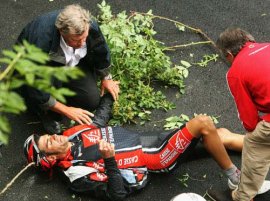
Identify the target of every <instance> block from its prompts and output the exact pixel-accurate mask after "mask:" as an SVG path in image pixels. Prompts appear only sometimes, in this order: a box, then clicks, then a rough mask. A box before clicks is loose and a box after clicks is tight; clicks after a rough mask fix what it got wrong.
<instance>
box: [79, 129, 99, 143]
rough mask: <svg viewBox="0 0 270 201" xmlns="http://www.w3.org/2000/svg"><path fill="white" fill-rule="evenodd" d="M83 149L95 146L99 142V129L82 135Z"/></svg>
mask: <svg viewBox="0 0 270 201" xmlns="http://www.w3.org/2000/svg"><path fill="white" fill-rule="evenodd" d="M82 139H83V144H84V147H89V146H91V145H93V144H96V143H97V142H98V140H100V129H92V130H89V131H86V132H84V133H82Z"/></svg>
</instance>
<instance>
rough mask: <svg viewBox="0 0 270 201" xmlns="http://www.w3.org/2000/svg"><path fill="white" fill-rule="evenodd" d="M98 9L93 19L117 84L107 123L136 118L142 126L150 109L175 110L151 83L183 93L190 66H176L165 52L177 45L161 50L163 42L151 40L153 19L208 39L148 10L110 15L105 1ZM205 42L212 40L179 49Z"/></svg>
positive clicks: (122, 121)
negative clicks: (97, 22) (118, 91)
mask: <svg viewBox="0 0 270 201" xmlns="http://www.w3.org/2000/svg"><path fill="white" fill-rule="evenodd" d="M98 7H99V9H100V12H99V15H98V16H97V19H98V21H99V23H100V28H101V30H102V33H103V34H104V36H105V38H106V41H107V43H108V45H109V48H110V50H111V58H112V74H113V75H114V79H116V80H119V81H120V83H121V94H120V98H119V101H118V102H116V103H115V104H114V108H113V120H112V121H111V122H110V123H111V124H123V123H129V122H133V123H137V119H139V120H140V121H142V122H141V123H144V122H145V121H146V120H150V115H151V112H150V111H151V110H152V109H163V110H165V111H167V110H170V109H172V108H175V105H174V104H173V103H171V102H169V101H167V99H166V96H165V95H164V94H163V93H162V92H161V91H156V90H154V88H153V87H152V86H151V85H152V83H153V81H159V82H160V83H162V84H164V85H166V86H168V85H169V86H176V87H177V88H178V89H179V92H180V93H181V94H183V93H184V91H185V83H184V80H185V79H186V78H187V77H188V74H189V71H188V68H189V67H190V66H191V64H190V63H189V62H187V61H183V60H182V61H180V62H179V64H173V63H172V61H171V59H170V57H169V56H167V55H166V54H165V51H166V50H173V49H174V48H177V47H178V46H175V47H165V45H164V43H163V42H160V41H158V40H156V39H155V38H154V36H155V35H156V31H155V30H154V23H153V19H154V18H160V19H164V20H167V21H170V22H173V23H175V24H176V27H177V28H178V29H179V27H183V26H184V27H185V28H188V29H190V30H192V31H194V32H196V33H201V34H202V35H204V36H205V38H208V36H206V34H204V33H203V32H202V31H201V30H200V29H195V28H193V27H190V26H187V25H185V24H183V23H181V22H177V21H174V20H170V19H168V18H165V17H161V16H155V15H153V14H152V11H151V10H149V11H148V12H147V13H140V12H131V15H127V14H126V12H125V11H123V12H121V13H118V14H116V15H114V14H113V13H112V11H111V7H110V5H108V4H106V2H105V1H103V2H102V3H101V4H98ZM207 43H211V44H212V41H210V40H209V41H201V42H193V43H191V44H187V45H182V46H183V47H184V46H186V47H187V46H189V45H196V44H207ZM179 47H180V46H179Z"/></svg>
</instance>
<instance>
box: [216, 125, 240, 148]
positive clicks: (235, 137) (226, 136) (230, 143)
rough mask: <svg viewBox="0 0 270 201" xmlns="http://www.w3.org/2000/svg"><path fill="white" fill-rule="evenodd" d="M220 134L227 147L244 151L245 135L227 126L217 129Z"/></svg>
mask: <svg viewBox="0 0 270 201" xmlns="http://www.w3.org/2000/svg"><path fill="white" fill-rule="evenodd" d="M217 132H218V135H219V137H220V139H221V141H222V143H223V145H224V146H225V148H226V149H229V150H233V151H239V152H241V151H242V148H243V142H244V135H242V134H238V133H232V132H231V131H229V130H228V129H226V128H219V129H217Z"/></svg>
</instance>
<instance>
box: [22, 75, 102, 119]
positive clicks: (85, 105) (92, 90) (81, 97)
mask: <svg viewBox="0 0 270 201" xmlns="http://www.w3.org/2000/svg"><path fill="white" fill-rule="evenodd" d="M84 73H85V76H84V77H80V78H79V79H76V80H69V82H67V83H60V82H59V81H54V82H53V85H55V86H56V87H65V88H68V89H70V90H72V91H74V92H75V93H76V95H75V96H67V97H65V98H66V100H67V102H66V105H68V106H73V107H78V108H82V109H85V110H88V111H90V112H93V111H94V110H95V109H96V108H97V107H98V106H99V103H100V90H99V88H98V86H97V78H96V77H97V76H96V75H95V73H94V72H91V71H84ZM32 92H33V90H32V89H31V88H30V87H27V86H24V87H23V88H22V89H21V90H20V94H21V95H22V96H23V97H24V99H25V102H26V105H27V108H28V110H30V111H32V112H33V113H35V114H37V115H38V116H40V115H45V114H47V115H49V116H51V117H52V118H53V119H55V120H57V121H60V120H61V119H62V118H61V115H59V114H58V113H55V112H53V111H51V110H48V111H46V110H44V109H42V107H40V105H38V104H37V101H35V100H34V98H32V97H33V96H32Z"/></svg>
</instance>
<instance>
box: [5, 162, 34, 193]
mask: <svg viewBox="0 0 270 201" xmlns="http://www.w3.org/2000/svg"><path fill="white" fill-rule="evenodd" d="M34 164H35V163H34V162H32V163H29V164H28V165H27V166H26V167H25V168H23V169H22V170H21V171H20V172H19V173H18V174H17V175H16V176H15V177H14V178H13V179H12V180H11V181H10V182H9V183H8V184H7V185H6V187H5V188H4V189H3V190H2V191H1V193H0V196H1V195H3V194H4V193H5V192H6V190H7V189H8V188H9V187H10V186H11V185H12V184H13V183H14V182H15V180H16V179H17V178H18V177H19V176H20V175H21V174H22V173H24V172H25V171H26V170H27V169H28V168H29V167H31V166H32V165H34Z"/></svg>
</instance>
